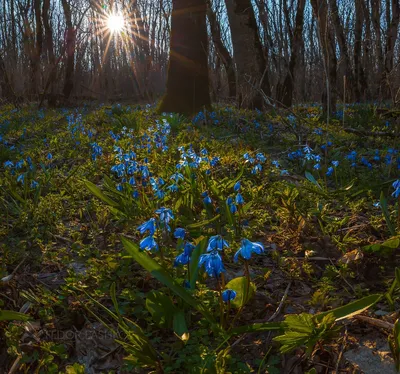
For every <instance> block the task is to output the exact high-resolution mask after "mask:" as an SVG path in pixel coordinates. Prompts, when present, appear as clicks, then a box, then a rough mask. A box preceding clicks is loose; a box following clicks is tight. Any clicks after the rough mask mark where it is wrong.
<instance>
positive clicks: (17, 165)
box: [15, 160, 25, 169]
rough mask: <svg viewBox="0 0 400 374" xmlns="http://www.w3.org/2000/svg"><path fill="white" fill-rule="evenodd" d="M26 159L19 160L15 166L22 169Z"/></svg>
mask: <svg viewBox="0 0 400 374" xmlns="http://www.w3.org/2000/svg"><path fill="white" fill-rule="evenodd" d="M24 163H25V161H24V160H19V161H18V162H17V163H16V164H15V168H16V169H22V167H23V166H24Z"/></svg>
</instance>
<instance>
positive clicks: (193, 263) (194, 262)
mask: <svg viewBox="0 0 400 374" xmlns="http://www.w3.org/2000/svg"><path fill="white" fill-rule="evenodd" d="M207 242H208V238H203V240H201V241H200V243H198V244H197V245H196V248H195V249H194V251H193V253H192V257H191V258H190V265H189V267H190V280H189V281H190V288H191V289H192V290H194V289H195V288H196V281H197V277H198V275H199V266H198V264H199V258H200V256H201V255H202V254H203V253H204V251H205V249H206V246H207Z"/></svg>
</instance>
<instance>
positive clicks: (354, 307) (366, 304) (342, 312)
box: [316, 294, 382, 321]
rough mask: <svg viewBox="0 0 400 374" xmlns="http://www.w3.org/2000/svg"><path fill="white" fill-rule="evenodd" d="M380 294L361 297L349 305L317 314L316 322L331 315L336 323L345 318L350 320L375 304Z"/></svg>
mask: <svg viewBox="0 0 400 374" xmlns="http://www.w3.org/2000/svg"><path fill="white" fill-rule="evenodd" d="M381 297H382V295H381V294H374V295H369V296H366V297H363V298H362V299H359V300H356V301H353V302H351V303H349V304H346V305H343V306H341V307H339V308H336V309H332V310H329V311H327V312H324V313H319V314H317V315H316V318H317V320H318V321H320V320H322V318H324V317H325V316H326V315H327V314H333V315H334V316H335V319H336V321H340V320H342V319H345V318H350V317H353V316H355V315H356V314H360V313H362V312H363V311H364V310H367V309H368V308H370V307H371V306H373V305H374V304H376V303H377V302H378V301H379V300H380V299H381Z"/></svg>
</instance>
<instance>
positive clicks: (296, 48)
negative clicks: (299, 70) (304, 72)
mask: <svg viewBox="0 0 400 374" xmlns="http://www.w3.org/2000/svg"><path fill="white" fill-rule="evenodd" d="M305 4H306V0H298V3H297V12H296V23H295V29H294V33H293V37H292V41H291V54H290V62H289V70H288V72H287V74H286V78H285V80H284V82H283V90H282V92H283V96H282V104H283V105H285V106H287V107H291V106H292V102H293V88H294V83H295V69H296V64H297V60H298V54H299V53H300V51H301V50H302V44H303V25H304V8H305Z"/></svg>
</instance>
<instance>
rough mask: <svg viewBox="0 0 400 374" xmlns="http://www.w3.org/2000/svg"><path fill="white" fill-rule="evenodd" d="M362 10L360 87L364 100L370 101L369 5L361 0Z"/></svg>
mask: <svg viewBox="0 0 400 374" xmlns="http://www.w3.org/2000/svg"><path fill="white" fill-rule="evenodd" d="M361 5H362V9H363V16H364V19H365V38H364V42H363V70H364V74H363V79H364V81H363V82H362V87H363V89H364V92H365V97H364V98H365V100H370V99H371V93H370V88H369V76H370V73H371V69H372V64H371V62H372V61H371V49H372V48H371V39H372V37H371V16H370V4H369V0H362V1H361Z"/></svg>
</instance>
